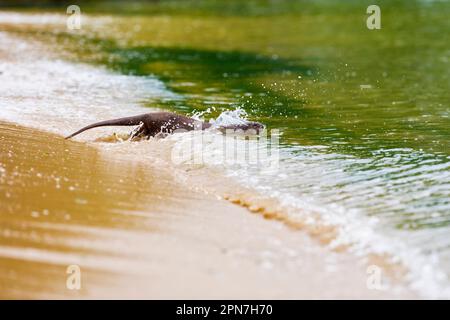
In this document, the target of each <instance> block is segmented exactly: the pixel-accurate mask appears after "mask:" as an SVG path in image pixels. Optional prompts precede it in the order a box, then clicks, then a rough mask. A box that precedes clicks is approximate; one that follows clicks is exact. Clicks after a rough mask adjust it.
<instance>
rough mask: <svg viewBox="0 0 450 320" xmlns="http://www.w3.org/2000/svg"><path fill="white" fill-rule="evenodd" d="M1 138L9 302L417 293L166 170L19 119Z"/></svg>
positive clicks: (0, 242)
mask: <svg viewBox="0 0 450 320" xmlns="http://www.w3.org/2000/svg"><path fill="white" fill-rule="evenodd" d="M0 137H1V140H2V143H1V148H2V150H1V153H0V154H1V155H2V157H1V159H0V163H1V165H2V167H1V168H2V175H1V180H0V181H1V190H2V192H1V193H0V196H1V201H0V204H1V211H2V216H1V219H2V222H1V226H2V227H1V233H0V235H1V238H0V256H1V263H0V270H1V273H0V274H1V278H0V287H1V288H2V290H1V298H8V299H10V298H32V299H35V298H176V299H178V298H180V299H181V298H183V299H200V298H203V299H204V298H247V299H248V298H264V299H278V298H287V299H293V298H296V299H297V298H306V299H314V298H357V299H358V298H400V297H401V298H405V297H413V295H412V294H411V293H410V292H408V291H407V290H405V289H401V287H397V289H395V290H389V291H378V290H369V289H368V288H367V285H366V282H367V274H366V263H367V261H364V260H362V259H357V258H355V257H352V256H351V255H350V254H348V253H342V252H340V253H337V252H333V251H331V250H328V249H327V248H325V247H324V246H321V245H320V244H319V243H318V242H317V241H316V240H314V239H312V238H310V237H309V236H308V235H307V234H306V233H304V232H301V231H298V230H294V229H292V228H289V227H288V226H286V225H285V224H283V223H280V222H276V221H272V220H266V219H263V218H262V216H260V215H255V214H252V213H251V212H250V211H248V210H247V209H245V208H242V207H240V206H237V205H234V204H231V203H229V202H228V201H225V200H222V199H220V198H219V197H218V195H215V194H207V193H205V192H201V191H197V192H196V191H193V190H192V189H193V188H191V187H189V185H183V184H182V183H180V181H179V180H177V179H175V178H174V177H173V176H172V175H171V174H170V172H169V171H168V170H166V168H164V167H162V166H158V165H151V164H150V165H149V164H145V163H143V162H140V161H136V162H132V161H128V159H125V160H124V159H123V158H122V159H121V157H115V156H114V154H108V153H107V152H102V151H101V150H99V149H101V147H100V148H94V147H92V146H89V145H86V144H84V143H79V142H72V141H64V140H63V139H62V138H61V137H59V136H56V135H53V134H48V133H44V132H41V131H37V130H33V129H29V128H24V127H21V126H16V125H12V124H7V123H2V124H1V126H0ZM19 137H20V138H19ZM36 177H38V178H36ZM72 264H75V265H79V266H80V268H81V272H82V288H81V290H79V291H78V290H69V289H67V288H66V278H67V274H66V269H67V267H68V266H69V265H72Z"/></svg>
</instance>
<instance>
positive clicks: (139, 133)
mask: <svg viewBox="0 0 450 320" xmlns="http://www.w3.org/2000/svg"><path fill="white" fill-rule="evenodd" d="M104 126H139V127H137V128H136V129H135V130H133V131H132V133H131V136H130V139H132V140H133V139H135V138H140V137H147V138H149V137H154V136H157V135H161V136H164V135H167V134H172V133H173V132H175V131H176V130H186V131H192V130H205V129H208V128H211V127H212V126H213V125H212V124H211V123H210V122H205V121H199V120H195V119H193V118H190V117H186V116H183V115H179V114H176V113H173V112H151V113H145V114H141V115H137V116H133V117H125V118H119V119H112V120H106V121H101V122H96V123H93V124H90V125H88V126H86V127H84V128H81V129H80V130H78V131H76V132H74V133H72V134H71V135H69V136H67V137H65V139H70V138H72V137H74V136H76V135H78V134H80V133H82V132H83V131H86V130H89V129H93V128H97V127H104ZM217 129H219V130H221V131H226V130H234V131H237V130H243V131H247V130H252V131H254V132H255V133H257V134H258V133H259V132H260V131H261V130H263V129H264V125H262V124H261V123H259V122H251V121H248V122H245V123H243V124H235V125H227V126H219V127H217Z"/></svg>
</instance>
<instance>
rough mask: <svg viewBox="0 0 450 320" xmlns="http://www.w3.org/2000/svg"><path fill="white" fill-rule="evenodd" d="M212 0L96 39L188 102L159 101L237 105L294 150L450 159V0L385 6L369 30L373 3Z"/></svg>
mask: <svg viewBox="0 0 450 320" xmlns="http://www.w3.org/2000/svg"><path fill="white" fill-rule="evenodd" d="M175 3H177V2H175ZM208 3H209V2H208ZM208 3H206V2H200V3H197V4H196V3H195V2H194V4H196V5H193V4H191V7H189V6H188V5H184V6H181V7H178V11H177V10H176V8H177V7H176V6H175V4H174V3H173V2H168V3H163V4H162V5H159V6H153V7H152V6H145V7H144V8H146V10H147V11H146V10H144V9H140V10H138V12H140V11H142V12H146V13H147V14H146V15H140V14H136V13H134V14H133V11H131V12H129V13H128V15H127V16H126V18H125V19H119V20H118V21H117V22H116V24H115V26H114V30H115V31H114V34H112V35H108V34H106V36H107V37H106V38H107V39H108V40H109V41H100V42H99V43H100V45H101V50H102V52H107V53H108V57H107V59H108V61H106V63H107V64H109V65H110V66H111V67H113V68H115V69H118V70H120V71H122V72H125V73H132V74H138V75H145V74H155V75H156V76H158V78H160V79H163V80H164V81H165V82H166V84H167V85H168V87H169V88H170V89H172V90H173V91H176V92H179V93H181V94H182V95H183V100H180V101H152V102H151V105H156V106H158V107H160V106H162V107H164V108H168V109H172V110H176V111H181V112H187V113H189V112H192V111H194V110H196V111H199V110H205V109H207V108H208V107H211V106H214V107H216V110H217V112H215V113H214V112H213V113H211V116H215V115H217V114H218V113H219V112H220V111H221V110H222V109H229V106H230V105H235V106H240V107H242V108H244V109H245V110H246V111H247V112H248V113H249V115H250V117H251V118H253V119H256V120H259V121H263V122H264V123H267V124H268V126H269V127H276V128H280V129H281V130H283V131H284V138H283V142H284V143H287V144H291V143H301V144H313V145H314V144H325V145H330V146H333V148H335V149H336V151H339V152H341V151H344V152H352V153H356V154H358V153H364V152H365V151H366V150H367V149H369V150H374V149H379V148H399V147H400V148H414V149H422V150H426V151H429V152H433V153H440V154H443V155H445V156H448V155H449V154H450V153H449V152H450V111H449V109H450V107H449V101H450V93H449V90H448V89H449V84H450V72H449V71H450V41H449V40H448V33H449V31H450V19H449V18H448V17H449V13H450V4H449V3H439V2H437V3H431V4H427V3H426V2H415V1H404V2H398V1H394V2H387V1H385V2H379V5H380V8H381V23H382V28H381V30H369V29H368V28H367V27H366V18H367V16H368V15H367V14H366V8H367V5H368V4H371V3H372V2H370V1H358V2H350V3H348V4H346V5H342V4H339V6H337V5H336V4H334V2H331V1H322V2H319V3H315V4H308V3H303V2H295V1H294V2H293V3H292V2H285V1H274V2H273V4H272V5H271V3H272V2H269V1H268V2H264V1H263V2H254V4H253V6H251V5H249V4H247V5H246V6H244V7H243V8H241V10H238V8H239V5H238V3H236V2H228V5H227V1H219V2H218V1H215V2H214V1H213V3H209V4H208ZM214 3H215V4H214ZM161 7H162V8H161ZM166 7H167V8H169V9H167V8H166ZM131 8H132V7H131ZM164 9H166V10H167V12H169V14H163V13H162V12H164ZM98 10H99V9H98ZM128 10H131V9H128ZM189 10H191V11H189ZM222 13H223V14H222ZM75 37H76V35H75ZM96 40H99V39H94V40H93V42H95V41H96ZM102 40H105V38H102ZM90 41H92V40H90Z"/></svg>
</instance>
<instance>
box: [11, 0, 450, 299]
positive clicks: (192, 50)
mask: <svg viewBox="0 0 450 320" xmlns="http://www.w3.org/2000/svg"><path fill="white" fill-rule="evenodd" d="M252 3H253V2H252ZM233 5H234V4H233ZM233 5H230V6H229V7H227V6H226V5H225V7H227V8H229V10H224V11H221V10H222V9H223V8H222V6H223V4H222V5H220V2H219V4H216V6H214V5H212V6H207V7H195V8H191V7H189V5H188V6H187V7H183V8H179V9H174V8H172V9H171V11H168V12H170V13H169V14H161V13H160V11H158V9H157V8H158V7H156V9H154V7H151V6H150V7H149V9H148V10H149V11H148V12H147V13H149V12H150V13H149V14H148V15H138V14H136V13H133V12H131V13H129V15H127V16H126V17H122V16H112V18H111V17H109V18H108V17H106V18H105V17H102V18H101V19H100V18H96V17H93V18H92V19H93V21H94V22H95V21H103V22H102V24H99V25H95V23H93V24H92V27H89V24H87V27H86V28H85V29H84V30H82V31H81V32H79V33H73V32H71V33H67V32H66V31H65V30H64V28H62V27H53V32H54V33H51V34H49V33H48V32H47V31H48V27H39V26H35V27H32V28H30V27H28V26H27V27H24V26H20V25H19V26H18V25H13V26H11V25H8V26H6V29H7V30H8V31H10V32H14V33H15V34H21V35H23V36H27V35H33V37H35V38H37V39H42V40H44V41H46V42H47V43H48V42H49V41H52V42H53V43H54V44H55V45H58V46H61V47H62V48H65V49H66V51H65V52H66V55H67V57H68V58H75V59H78V60H79V59H81V60H83V61H87V62H92V63H95V64H101V65H106V66H108V67H110V68H111V69H113V70H117V71H120V72H123V73H126V74H133V75H137V76H148V75H152V76H153V75H154V76H155V77H156V78H158V79H159V80H161V81H162V82H164V85H165V86H167V87H168V88H169V89H170V90H171V91H172V92H174V95H173V96H170V95H169V96H168V95H163V96H161V97H158V94H154V95H153V97H152V98H149V99H148V100H147V105H148V106H151V107H158V108H166V109H170V110H175V111H179V112H184V113H189V114H194V113H196V112H199V111H202V112H203V116H204V117H206V118H208V117H211V118H215V117H217V116H218V115H219V114H221V112H223V111H224V110H229V109H235V108H236V107H239V108H242V109H243V110H245V111H246V112H247V113H248V115H249V118H251V119H252V120H257V121H261V122H263V123H265V124H267V125H268V128H269V129H275V128H276V129H279V130H281V132H282V135H281V137H280V143H281V145H280V152H279V154H280V158H279V161H280V162H279V166H278V169H277V170H265V171H261V168H260V167H258V166H256V165H254V166H252V165H245V166H242V167H240V166H239V165H238V166H236V165H225V166H224V169H225V170H226V172H227V174H228V175H231V176H234V177H235V178H236V179H237V180H239V181H241V182H242V183H243V184H245V185H249V186H252V187H257V186H262V187H259V188H257V189H258V191H260V192H262V193H265V194H266V195H267V196H269V197H274V198H277V199H279V201H281V202H283V203H284V204H286V205H288V206H290V207H292V208H293V209H292V211H291V212H290V214H292V215H293V216H295V215H296V214H300V213H299V212H298V211H296V210H295V208H300V209H305V208H306V209H309V210H310V211H311V212H319V213H320V214H321V216H322V217H323V218H324V219H325V220H326V221H328V222H329V223H331V224H336V225H339V226H340V227H341V233H340V236H339V237H338V239H336V241H335V242H334V244H333V245H339V244H342V243H344V244H349V243H350V244H352V245H353V247H352V248H353V249H354V250H355V252H359V253H367V252H379V253H389V254H391V255H393V256H394V257H395V258H396V259H397V261H401V262H402V263H403V264H405V265H406V266H407V267H408V268H410V270H411V274H410V275H409V280H410V282H411V284H412V285H413V287H414V288H416V289H418V290H419V291H420V292H422V293H423V294H425V295H426V296H430V297H449V296H450V293H449V290H450V283H449V276H450V274H449V270H450V243H449V237H448V232H449V231H450V230H449V228H450V216H449V214H450V201H449V199H450V170H449V169H450V113H449V112H450V106H449V101H450V95H449V90H448V89H449V84H450V72H449V71H450V67H449V63H450V42H448V41H446V39H445V35H446V34H447V33H448V32H449V31H450V20H449V19H448V12H449V10H450V4H449V3H448V2H428V1H412V2H410V1H395V2H382V3H381V4H380V7H381V9H382V29H381V30H377V31H370V30H368V29H367V28H366V26H365V18H366V14H365V9H366V7H367V5H365V4H363V3H356V2H349V4H346V5H341V6H340V7H339V10H336V6H335V5H333V2H329V1H324V2H320V4H318V5H307V4H303V3H301V4H299V5H298V6H293V7H290V6H288V5H287V4H286V3H285V2H281V4H279V5H277V6H271V5H266V6H263V8H259V7H258V6H256V5H252V4H250V5H249V6H248V7H247V8H246V9H245V10H243V12H239V11H235V10H233V9H232V8H233ZM163 9H164V8H162V9H161V10H163ZM97 10H98V8H97ZM143 12H146V11H143ZM218 12H222V13H224V14H223V15H219V14H218ZM247 14H248V15H247ZM96 19H98V20H96ZM102 19H103V20H102ZM108 19H109V20H108ZM80 44H82V46H80ZM103 98H104V97H103ZM118 109H120V107H119V106H118ZM177 139H178V138H177ZM179 139H181V140H183V139H188V138H187V137H184V138H183V137H180V138H179ZM218 143H221V142H217V141H214V139H213V141H212V142H211V144H210V146H209V147H210V149H208V150H210V151H211V152H213V151H215V152H217V150H218V149H217V145H218ZM207 147H208V146H207ZM219 152H220V151H219ZM215 166H216V165H215Z"/></svg>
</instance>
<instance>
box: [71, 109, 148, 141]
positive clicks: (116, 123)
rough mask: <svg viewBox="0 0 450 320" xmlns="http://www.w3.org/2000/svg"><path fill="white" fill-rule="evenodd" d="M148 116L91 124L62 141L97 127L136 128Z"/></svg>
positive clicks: (142, 115)
mask: <svg viewBox="0 0 450 320" xmlns="http://www.w3.org/2000/svg"><path fill="white" fill-rule="evenodd" d="M147 116H148V114H141V115H138V116H134V117H126V118H119V119H112V120H106V121H100V122H96V123H93V124H90V125H88V126H86V127H84V128H81V129H80V130H78V131H77V132H74V133H72V134H71V135H70V136H67V137H65V138H64V139H70V138H72V137H74V136H76V135H77V134H80V133H82V132H83V131H86V130H89V129H92V128H97V127H105V126H136V125H138V124H140V123H141V122H143V121H144V119H145V117H147Z"/></svg>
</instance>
